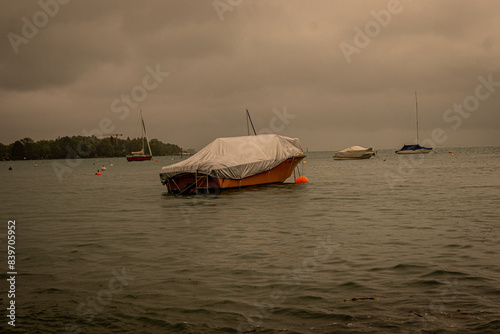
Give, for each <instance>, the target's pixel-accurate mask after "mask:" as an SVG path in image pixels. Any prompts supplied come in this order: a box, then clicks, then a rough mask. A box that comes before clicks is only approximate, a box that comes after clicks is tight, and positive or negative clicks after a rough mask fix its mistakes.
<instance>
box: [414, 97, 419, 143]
mask: <svg viewBox="0 0 500 334" xmlns="http://www.w3.org/2000/svg"><path fill="white" fill-rule="evenodd" d="M415 114H416V118H417V145H418V143H419V140H418V102H417V92H416V91H415Z"/></svg>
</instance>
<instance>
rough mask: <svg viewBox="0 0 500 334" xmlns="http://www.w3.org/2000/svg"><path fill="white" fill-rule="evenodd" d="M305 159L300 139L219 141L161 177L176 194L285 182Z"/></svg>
mask: <svg viewBox="0 0 500 334" xmlns="http://www.w3.org/2000/svg"><path fill="white" fill-rule="evenodd" d="M305 156H306V155H305V154H304V151H303V150H302V147H301V145H300V142H299V140H298V139H297V138H289V137H285V136H280V135H276V134H265V135H256V136H244V137H229V138H218V139H216V140H214V141H213V142H211V143H210V144H209V145H207V146H206V147H204V148H203V149H202V150H200V151H199V152H198V153H196V154H194V155H193V156H191V157H190V158H188V159H186V160H184V161H181V162H179V163H176V164H173V165H170V166H165V167H163V168H162V170H161V173H160V178H161V182H162V184H164V185H165V186H166V187H167V190H168V192H169V193H174V194H190V193H198V192H217V191H219V190H221V189H229V188H239V187H246V186H252V185H260V184H269V183H281V182H284V181H285V180H286V179H287V178H289V177H290V176H291V175H292V173H293V171H294V169H295V167H296V166H297V164H298V163H299V162H300V161H301V160H302V159H304V158H305Z"/></svg>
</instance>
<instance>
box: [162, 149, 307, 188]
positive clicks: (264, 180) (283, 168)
mask: <svg viewBox="0 0 500 334" xmlns="http://www.w3.org/2000/svg"><path fill="white" fill-rule="evenodd" d="M305 157H306V155H305V154H304V155H298V156H294V157H292V158H288V159H286V160H285V161H283V162H282V163H280V164H279V165H278V166H276V167H274V168H273V169H270V170H268V171H266V172H262V173H260V174H256V175H252V176H249V177H246V178H243V179H241V180H234V179H225V178H215V177H211V176H208V175H202V174H199V175H196V174H193V173H186V174H180V175H177V176H175V177H173V178H171V179H168V180H167V181H166V182H165V186H166V187H167V189H168V192H169V193H174V194H194V193H199V192H202V193H204V192H218V191H220V190H223V189H232V188H242V187H249V186H255V185H262V184H271V183H282V182H284V181H285V180H286V179H288V178H289V177H290V176H292V173H293V171H294V169H295V167H297V165H298V163H299V162H300V161H302V160H303V159H304V158H305Z"/></svg>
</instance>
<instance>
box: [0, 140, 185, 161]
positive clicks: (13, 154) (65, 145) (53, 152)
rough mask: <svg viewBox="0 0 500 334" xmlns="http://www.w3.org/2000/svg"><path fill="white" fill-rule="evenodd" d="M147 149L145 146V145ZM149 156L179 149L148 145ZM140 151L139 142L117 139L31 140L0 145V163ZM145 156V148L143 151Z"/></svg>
mask: <svg viewBox="0 0 500 334" xmlns="http://www.w3.org/2000/svg"><path fill="white" fill-rule="evenodd" d="M145 145H146V146H147V144H146V143H145ZM149 145H150V147H151V153H152V155H153V156H164V155H175V154H179V152H181V148H180V147H179V146H177V145H175V144H165V143H163V142H161V141H159V140H158V139H152V140H150V141H149ZM141 149H142V138H134V139H130V138H127V139H117V138H114V137H108V138H102V139H99V138H97V137H95V136H91V137H84V136H72V137H68V136H65V137H58V138H57V139H54V140H39V141H34V140H33V139H31V138H23V139H20V140H16V141H15V142H14V143H12V144H9V145H4V144H1V143H0V159H1V160H22V159H29V160H35V159H37V160H38V159H67V158H69V159H75V158H97V157H124V156H126V155H127V154H130V152H136V151H140V150H141ZM145 151H146V152H147V147H146V148H145Z"/></svg>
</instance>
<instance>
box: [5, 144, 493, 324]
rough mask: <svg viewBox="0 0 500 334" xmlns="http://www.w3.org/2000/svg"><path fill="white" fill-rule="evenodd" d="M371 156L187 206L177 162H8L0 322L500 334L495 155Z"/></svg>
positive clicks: (327, 159) (327, 158)
mask: <svg viewBox="0 0 500 334" xmlns="http://www.w3.org/2000/svg"><path fill="white" fill-rule="evenodd" d="M450 150H451V151H453V153H449V151H450ZM378 153H379V154H377V156H376V157H373V158H371V159H369V160H357V161H356V160H351V161H336V160H333V159H332V155H333V152H310V153H308V156H307V158H306V160H305V163H303V164H301V165H300V166H299V171H296V175H295V177H297V176H298V175H299V172H300V174H301V175H305V176H306V177H308V179H309V183H307V184H294V183H293V178H290V179H289V180H287V182H286V183H285V184H278V185H269V186H261V187H252V188H246V189H241V190H230V191H224V192H222V193H221V194H219V195H200V196H186V197H184V196H181V197H176V196H173V195H167V194H166V189H165V187H164V186H162V185H161V183H160V178H159V172H160V169H161V167H162V166H164V165H167V164H171V163H175V162H178V161H179V160H180V157H157V158H156V157H155V158H153V160H152V161H149V162H127V161H126V160H125V158H120V159H118V158H115V159H82V160H68V161H66V160H53V161H52V160H40V161H14V162H1V163H0V178H1V185H2V192H1V194H2V195H1V196H2V197H1V202H2V214H1V216H2V225H1V227H0V240H1V241H0V245H1V248H2V253H1V254H3V256H2V258H1V259H0V263H2V266H1V268H2V270H1V272H0V274H1V277H2V283H0V284H1V285H0V286H2V289H1V290H0V291H1V295H0V301H1V302H2V309H3V310H4V311H3V313H4V315H3V316H2V319H3V320H0V322H1V323H0V329H1V331H2V332H7V331H10V332H19V333H422V332H423V333H498V332H500V261H499V259H500V241H499V240H500V238H499V236H500V235H499V218H500V209H499V207H500V177H499V175H500V148H499V147H476V148H453V149H438V150H436V152H432V153H430V154H428V155H418V156H401V155H396V154H394V151H393V150H381V151H379V152H378ZM156 159H158V160H159V161H158V162H156V161H155V160H156ZM184 159H185V158H184ZM111 164H112V166H111ZM102 166H105V167H106V170H105V171H101V173H102V175H95V173H96V172H97V170H101V167H102ZM9 167H12V170H9ZM8 221H15V268H14V270H15V272H16V275H15V297H14V298H12V297H13V296H9V295H8V292H9V289H10V286H9V282H8V281H7V279H8V278H10V277H11V276H12V275H9V274H7V273H8V272H11V271H12V270H10V269H9V268H8V266H7V263H8V258H7V257H8V254H7V252H6V251H7V243H8V241H7V240H8V239H7V236H8V233H9V232H8ZM12 300H13V301H14V302H15V311H14V313H15V323H14V324H15V327H13V326H12V325H9V323H8V322H9V321H11V319H10V318H9V317H7V316H8V315H9V312H10V311H8V310H6V309H7V308H8V307H9V305H10V303H11V302H12Z"/></svg>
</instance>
